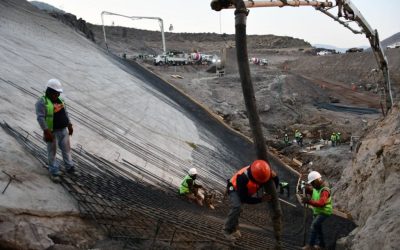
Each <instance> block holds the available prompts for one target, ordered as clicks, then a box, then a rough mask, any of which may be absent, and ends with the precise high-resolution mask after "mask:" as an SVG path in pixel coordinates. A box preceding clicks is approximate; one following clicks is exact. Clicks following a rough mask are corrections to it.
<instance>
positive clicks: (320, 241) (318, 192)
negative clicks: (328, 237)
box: [302, 171, 332, 250]
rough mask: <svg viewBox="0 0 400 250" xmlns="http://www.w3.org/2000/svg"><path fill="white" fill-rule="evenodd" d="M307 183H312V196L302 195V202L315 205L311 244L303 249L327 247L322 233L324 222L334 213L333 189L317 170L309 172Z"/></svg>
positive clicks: (315, 249)
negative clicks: (331, 189)
mask: <svg viewBox="0 0 400 250" xmlns="http://www.w3.org/2000/svg"><path fill="white" fill-rule="evenodd" d="M307 184H311V185H312V194H311V198H309V197H308V196H304V197H302V202H303V203H304V204H309V205H311V206H312V207H313V221H312V223H311V230H310V239H309V244H308V245H306V246H304V247H303V249H314V250H317V249H323V248H325V241H324V235H323V233H322V223H323V222H324V221H325V220H326V219H327V218H329V217H330V216H331V215H332V197H331V191H330V189H329V187H328V185H327V184H326V183H325V182H324V181H323V180H322V177H321V174H320V173H318V172H317V171H311V172H310V173H309V174H308V180H307Z"/></svg>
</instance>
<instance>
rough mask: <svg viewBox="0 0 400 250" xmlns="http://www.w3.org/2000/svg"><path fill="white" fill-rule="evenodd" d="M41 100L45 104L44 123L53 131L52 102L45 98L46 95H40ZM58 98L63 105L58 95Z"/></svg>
mask: <svg viewBox="0 0 400 250" xmlns="http://www.w3.org/2000/svg"><path fill="white" fill-rule="evenodd" d="M42 100H43V101H44V103H45V105H46V124H47V127H48V128H49V129H50V131H53V123H54V104H53V102H52V101H51V100H50V99H49V98H47V97H46V96H42ZM58 100H59V101H60V102H61V103H62V104H63V105H64V101H63V100H62V99H61V98H60V97H58Z"/></svg>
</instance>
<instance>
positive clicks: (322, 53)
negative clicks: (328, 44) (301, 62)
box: [317, 50, 332, 56]
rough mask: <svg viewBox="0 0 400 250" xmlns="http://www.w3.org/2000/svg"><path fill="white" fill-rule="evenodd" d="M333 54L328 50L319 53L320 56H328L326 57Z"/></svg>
mask: <svg viewBox="0 0 400 250" xmlns="http://www.w3.org/2000/svg"><path fill="white" fill-rule="evenodd" d="M330 54H332V52H330V51H327V50H321V51H320V52H318V53H317V55H319V56H326V55H330Z"/></svg>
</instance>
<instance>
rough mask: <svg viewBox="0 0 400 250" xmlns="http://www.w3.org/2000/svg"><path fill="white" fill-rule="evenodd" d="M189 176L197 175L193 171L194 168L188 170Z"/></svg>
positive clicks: (194, 170) (195, 171)
mask: <svg viewBox="0 0 400 250" xmlns="http://www.w3.org/2000/svg"><path fill="white" fill-rule="evenodd" d="M188 173H189V175H195V174H197V170H196V169H195V168H191V169H189V172H188Z"/></svg>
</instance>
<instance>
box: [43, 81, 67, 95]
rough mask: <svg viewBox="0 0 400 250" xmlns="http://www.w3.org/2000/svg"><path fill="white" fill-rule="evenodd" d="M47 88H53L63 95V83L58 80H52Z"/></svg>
mask: <svg viewBox="0 0 400 250" xmlns="http://www.w3.org/2000/svg"><path fill="white" fill-rule="evenodd" d="M46 88H51V89H53V90H55V91H57V92H59V93H62V92H63V90H62V87H61V82H60V81H59V80H58V79H50V80H49V81H47V85H46Z"/></svg>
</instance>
